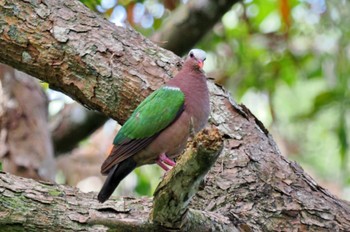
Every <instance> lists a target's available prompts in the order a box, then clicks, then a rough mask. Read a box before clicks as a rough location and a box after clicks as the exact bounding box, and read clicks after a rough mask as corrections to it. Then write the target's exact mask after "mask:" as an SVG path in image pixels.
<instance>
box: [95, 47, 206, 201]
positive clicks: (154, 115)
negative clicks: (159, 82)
mask: <svg viewBox="0 0 350 232" xmlns="http://www.w3.org/2000/svg"><path fill="white" fill-rule="evenodd" d="M205 59H206V53H205V52H204V51H203V50H201V49H192V50H191V51H190V52H189V53H188V56H187V58H186V59H185V62H184V64H183V66H182V68H181V70H180V71H179V72H178V73H177V74H176V75H175V77H174V78H172V79H170V80H169V81H168V82H167V83H166V84H165V85H163V86H162V87H160V88H159V89H157V90H156V91H154V92H153V93H152V94H150V95H149V96H148V97H147V98H146V99H144V100H143V101H142V102H141V103H140V105H138V107H137V108H136V109H135V110H134V112H133V113H132V114H131V116H130V117H129V119H128V120H127V121H126V122H125V123H124V125H123V126H122V127H121V128H120V130H119V131H118V133H117V135H116V136H115V138H114V141H113V148H112V150H111V152H110V154H109V156H108V157H107V158H106V160H105V161H104V162H103V164H102V166H101V173H102V175H107V178H106V180H105V182H104V184H103V186H102V188H101V190H100V192H99V194H98V196H97V199H98V201H99V202H101V203H103V202H105V201H106V200H108V199H109V197H110V196H111V195H112V193H113V192H114V190H115V189H116V188H117V186H118V185H119V183H120V181H122V180H123V179H124V178H125V177H126V176H127V175H128V174H129V173H131V172H132V171H133V170H134V169H135V168H137V167H139V166H142V165H146V164H154V163H156V164H158V165H159V166H160V167H161V168H162V169H164V170H165V171H168V170H169V169H170V168H169V167H168V166H170V167H173V166H175V164H176V163H175V161H174V159H175V158H176V157H177V156H179V155H180V154H181V153H182V151H183V150H184V149H185V147H186V143H187V141H188V139H189V138H190V137H193V136H194V135H195V134H196V133H198V132H199V131H200V130H201V129H202V128H204V127H205V125H206V123H207V122H208V118H209V113H210V102H209V90H208V86H207V78H206V75H205V72H204V70H203V65H204V61H205Z"/></svg>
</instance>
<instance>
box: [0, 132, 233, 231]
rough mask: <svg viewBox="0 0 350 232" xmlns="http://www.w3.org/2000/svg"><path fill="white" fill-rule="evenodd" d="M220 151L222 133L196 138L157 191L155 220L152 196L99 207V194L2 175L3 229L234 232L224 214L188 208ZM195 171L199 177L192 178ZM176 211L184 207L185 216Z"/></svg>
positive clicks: (0, 216)
mask: <svg viewBox="0 0 350 232" xmlns="http://www.w3.org/2000/svg"><path fill="white" fill-rule="evenodd" d="M221 148H222V138H221V136H220V135H219V132H218V131H217V130H213V131H212V132H211V133H207V134H206V133H202V134H200V135H198V136H196V137H195V138H194V141H193V142H192V145H191V146H190V148H189V149H188V153H186V154H185V155H183V156H182V157H181V159H180V161H179V164H178V165H177V166H176V167H175V168H174V169H173V170H172V171H170V172H169V173H168V175H169V177H168V178H165V179H164V180H163V182H162V183H161V184H160V187H159V190H158V191H157V193H158V194H159V195H160V196H163V197H162V198H161V199H158V198H157V197H156V198H155V200H154V205H156V207H154V210H153V214H152V216H153V220H152V219H151V220H150V219H149V215H150V211H151V208H152V202H151V199H148V198H140V199H134V198H128V197H126V198H118V199H117V200H116V199H113V200H112V199H111V200H108V201H107V202H106V203H104V204H100V203H98V201H97V200H96V193H92V194H83V193H81V192H79V191H78V190H77V189H74V188H72V187H65V186H57V185H53V184H50V183H45V182H40V183H38V182H35V181H33V180H30V179H23V178H19V177H15V176H11V175H8V174H5V173H0V193H1V194H0V200H1V201H0V202H1V204H0V225H1V228H2V231H4V230H5V231H14V230H16V231H38V230H40V231H67V230H72V231H78V230H79V231H107V230H110V229H113V230H116V231H164V229H171V230H174V229H175V230H186V231H196V230H198V228H200V231H214V230H215V231H217V230H219V231H223V230H224V231H235V226H234V225H233V224H232V223H231V222H230V221H229V219H228V218H227V217H225V216H222V215H219V214H216V213H211V212H204V211H200V210H188V208H187V206H188V202H189V201H190V199H191V198H192V196H193V194H194V193H195V192H196V188H197V187H198V185H199V182H200V181H201V180H203V177H204V174H205V173H206V172H207V171H208V170H209V166H208V165H207V164H208V162H209V163H213V162H214V161H215V159H216V158H217V156H218V154H219V153H220V151H221ZM192 156H194V157H195V158H194V159H192V158H191V157H192ZM193 166H194V168H191V167H193ZM193 172H195V174H196V175H191V176H188V175H189V174H193ZM181 176H182V177H181ZM181 182H182V184H181ZM185 183H186V184H185ZM174 185H176V186H178V187H177V189H176V191H177V192H176V193H175V192H173V194H171V195H170V197H169V196H168V195H167V192H168V191H169V189H167V186H174ZM173 190H175V188H173ZM164 196H165V197H164ZM174 206H175V207H174ZM176 209H181V210H180V211H181V214H178V213H179V211H178V210H176ZM165 211H166V212H165ZM164 212H165V213H166V214H167V216H166V217H164ZM164 219H165V220H170V221H171V222H173V221H174V220H177V221H178V224H175V223H169V222H167V224H166V225H164V223H165V221H164ZM153 222H154V223H153ZM175 225H176V226H177V227H175ZM165 226H166V227H165Z"/></svg>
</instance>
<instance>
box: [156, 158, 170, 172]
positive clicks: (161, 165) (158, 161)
mask: <svg viewBox="0 0 350 232" xmlns="http://www.w3.org/2000/svg"><path fill="white" fill-rule="evenodd" d="M157 164H158V165H159V166H160V167H161V168H163V169H164V171H166V172H167V171H169V168H168V166H166V165H165V164H164V163H162V161H161V160H157Z"/></svg>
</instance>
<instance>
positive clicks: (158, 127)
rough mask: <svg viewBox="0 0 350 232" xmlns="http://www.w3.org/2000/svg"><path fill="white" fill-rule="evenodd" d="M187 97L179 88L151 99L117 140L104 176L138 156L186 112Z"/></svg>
mask: <svg viewBox="0 0 350 232" xmlns="http://www.w3.org/2000/svg"><path fill="white" fill-rule="evenodd" d="M184 102H185V95H184V93H183V92H182V91H181V90H180V89H179V88H175V87H168V86H165V87H162V88H160V89H158V90H157V91H155V92H153V93H152V94H151V95H149V96H148V97H147V98H146V99H145V100H144V101H143V102H142V103H141V104H140V105H139V106H138V107H137V108H136V109H135V111H134V112H133V113H132V115H131V116H130V118H129V119H128V120H127V121H126V122H125V124H124V125H123V127H122V128H121V129H120V130H119V132H118V134H117V135H116V137H115V138H114V141H113V144H114V147H113V150H112V152H111V154H110V155H109V156H108V158H107V159H106V160H105V162H104V163H103V164H102V167H101V172H102V173H103V174H107V173H108V172H109V170H110V169H111V168H112V167H113V166H114V165H115V164H118V163H120V162H122V161H124V160H125V159H127V158H129V157H130V156H132V155H134V154H136V153H137V152H139V151H140V150H142V149H143V148H145V147H146V146H147V145H149V144H150V143H151V142H152V141H153V140H154V139H155V137H156V136H157V135H158V134H159V133H160V132H161V131H162V130H163V129H165V128H166V127H167V126H169V125H170V124H171V123H172V122H173V121H174V120H176V119H177V117H178V116H179V115H180V114H181V113H182V112H183V110H184Z"/></svg>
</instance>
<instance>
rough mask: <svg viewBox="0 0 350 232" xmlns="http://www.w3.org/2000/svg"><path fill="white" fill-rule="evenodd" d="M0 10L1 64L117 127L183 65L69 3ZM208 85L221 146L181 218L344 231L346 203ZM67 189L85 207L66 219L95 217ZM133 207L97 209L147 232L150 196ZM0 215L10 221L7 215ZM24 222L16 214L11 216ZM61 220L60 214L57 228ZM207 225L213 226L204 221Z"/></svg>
mask: <svg viewBox="0 0 350 232" xmlns="http://www.w3.org/2000/svg"><path fill="white" fill-rule="evenodd" d="M0 12H2V14H0V25H1V27H0V33H1V34H0V46H1V47H2V48H3V49H1V50H0V61H1V62H4V63H7V64H9V65H12V66H14V67H16V68H18V69H21V70H23V71H25V72H28V73H30V74H31V75H33V76H35V77H37V78H39V79H41V80H44V81H47V82H48V83H49V84H50V86H51V87H54V88H56V89H59V90H61V91H62V92H64V93H66V94H68V95H70V96H72V97H73V98H74V99H77V100H78V101H80V102H81V103H82V104H84V105H86V106H87V107H89V108H93V109H96V110H100V111H102V112H103V113H105V114H106V115H108V116H110V117H113V118H115V119H117V120H118V121H119V122H121V123H122V122H124V120H125V119H126V118H127V117H128V115H129V114H130V112H131V111H132V109H134V108H135V107H136V105H137V104H138V103H139V102H140V101H141V100H142V99H143V98H144V97H145V96H147V95H148V94H149V93H150V92H151V91H153V90H154V89H156V88H158V87H159V86H160V85H162V84H163V83H164V82H165V81H166V80H167V79H168V78H169V77H171V76H172V75H173V74H174V73H175V72H176V71H177V70H178V69H179V68H180V66H181V60H180V58H178V57H176V56H175V55H173V54H172V53H170V52H168V51H166V50H163V49H161V48H159V47H157V46H156V45H154V44H153V43H151V42H150V41H149V40H147V39H146V38H144V37H142V36H141V35H140V34H138V33H137V32H135V31H133V30H132V29H131V28H122V27H115V26H114V25H112V24H111V23H110V22H108V21H106V20H104V19H102V18H100V17H99V16H97V15H96V14H94V13H92V12H90V11H89V10H88V9H86V8H85V7H84V6H83V5H82V4H81V3H79V2H77V1H69V2H67V1H54V0H46V1H40V2H34V1H30V2H24V1H15V0H12V1H11V0H8V1H6V2H4V1H0ZM208 85H209V89H210V92H211V109H212V112H211V118H210V123H211V124H212V125H213V126H216V127H217V128H218V129H219V131H220V133H221V134H222V135H223V137H224V138H225V142H224V148H223V151H222V153H221V155H220V157H219V159H218V161H217V162H216V163H215V164H214V166H213V167H212V168H211V170H210V172H209V174H208V175H207V177H206V181H205V187H204V188H203V189H201V190H200V191H199V192H198V193H197V194H196V195H195V196H194V198H193V199H192V202H191V205H190V207H191V208H192V210H190V212H191V213H190V215H197V216H198V215H200V216H198V217H195V216H192V217H185V218H186V220H189V219H190V220H192V219H193V221H195V222H198V223H200V220H197V219H198V218H199V217H204V216H203V215H207V216H208V218H211V219H212V221H215V220H214V219H213V218H216V219H217V220H216V221H217V222H218V223H222V225H229V227H222V230H232V231H234V230H235V229H236V227H237V228H238V229H239V230H242V231H273V230H275V231H329V230H331V231H349V230H350V206H349V203H348V202H345V201H342V200H340V199H337V198H336V197H334V196H333V195H332V194H330V193H329V192H328V191H327V190H325V189H324V188H322V187H321V186H319V185H318V184H317V183H316V182H315V181H314V180H313V179H312V178H311V177H310V176H308V175H307V174H306V173H304V171H303V170H302V168H301V167H300V166H299V165H298V164H296V163H295V162H290V161H288V160H287V159H286V158H284V157H283V156H282V155H281V154H280V152H279V150H278V148H277V146H276V144H275V142H274V141H273V139H272V137H271V135H270V134H269V132H268V131H267V130H266V129H265V128H264V126H263V125H262V123H261V122H260V121H259V120H258V119H256V118H255V117H254V115H252V114H251V113H250V111H249V110H248V109H247V108H245V107H244V106H243V105H237V104H236V103H235V102H234V101H233V99H231V98H230V96H229V94H228V93H226V92H225V91H224V90H223V89H222V88H221V87H220V86H217V85H215V84H214V83H213V82H212V81H210V80H209V81H208ZM175 168H176V167H175ZM7 177H8V176H7ZM2 178H3V177H2ZM8 178H14V177H8ZM26 181H27V180H26ZM28 181H29V180H28ZM5 182H6V181H5ZM16 182H17V181H16ZM31 183H32V182H31ZM11 187H13V188H15V189H16V188H19V189H22V190H19V192H22V193H24V192H26V191H29V192H30V191H31V190H30V188H29V187H28V185H26V184H22V183H21V182H20V186H19V187H17V185H16V184H15V183H13V186H11ZM54 188H58V189H60V188H66V187H62V186H54ZM67 191H68V190H67ZM0 192H2V195H3V196H6V195H10V196H18V195H20V194H18V193H17V192H16V191H15V190H6V189H5V190H2V191H0ZM68 192H69V194H66V195H64V196H65V198H64V199H65V201H67V202H72V204H74V206H77V205H79V206H80V203H79V204H78V203H77V201H78V202H83V203H81V204H86V205H87V206H86V208H85V209H86V210H85V211H84V210H82V212H83V213H79V212H81V211H79V210H80V207H71V208H70V211H69V213H68V215H66V217H69V215H70V213H71V215H72V216H71V218H73V219H74V220H75V221H76V222H79V221H82V222H86V221H88V220H97V219H96V217H94V216H96V215H100V212H99V213H98V212H95V211H96V210H95V208H96V207H99V206H100V205H99V204H98V203H97V202H96V201H80V200H81V199H82V197H81V196H82V195H81V193H78V192H76V193H74V192H72V191H68ZM60 194H61V192H59V194H58V195H60ZM75 194H78V196H75ZM39 196H40V194H39ZM11 199H14V200H16V199H20V197H19V196H18V197H15V198H11ZM59 199H62V197H61V196H59V197H55V196H52V201H51V200H50V201H49V202H48V204H45V203H43V205H47V206H48V205H52V204H55V203H54V201H56V200H59ZM7 200H8V199H7ZM37 201H39V202H40V200H37ZM2 202H4V201H2ZM133 203H136V205H137V206H136V205H134V206H131V207H130V208H128V207H125V205H129V202H126V203H125V202H123V201H121V200H119V201H117V202H116V206H118V207H119V208H117V209H115V208H112V206H111V208H108V207H107V208H104V210H103V211H104V212H105V213H106V214H107V215H108V217H109V218H110V219H106V220H107V221H104V223H106V224H110V225H112V224H113V225H115V224H114V223H117V222H120V221H123V222H124V223H122V225H123V227H120V228H118V229H120V230H122V229H128V230H132V229H139V228H141V227H140V226H145V227H143V229H145V230H146V229H149V230H154V227H152V226H154V225H153V224H152V222H148V221H147V216H145V215H148V212H149V211H148V210H146V211H147V213H145V211H144V209H145V208H147V207H148V208H149V207H151V206H150V200H148V199H147V200H145V199H144V198H141V199H137V200H134V201H133ZM21 206H22V207H24V208H26V207H32V204H30V203H28V204H21ZM38 207H39V208H38V209H40V205H39V206H38ZM104 207H105V206H104ZM136 208H137V209H136ZM44 210H47V211H49V210H51V208H46V209H44ZM57 210H62V209H61V208H59V207H58V209H57ZM39 211H40V210H39ZM76 211H78V212H76ZM198 212H199V213H198ZM77 213H78V214H77ZM79 214H82V216H81V215H79ZM2 215H7V216H6V217H8V218H11V215H15V214H6V213H3V214H2ZM77 215H79V216H78V217H77ZM86 215H88V216H86ZM30 216H31V215H24V216H23V215H22V217H20V219H19V220H25V218H27V217H30ZM124 217H125V220H123V219H122V218H124ZM37 218H38V220H40V218H39V217H37ZM91 218H92V219H91ZM118 218H119V219H120V221H119V220H118ZM191 218H192V219H191ZM13 220H15V219H13ZM52 220H54V219H53V218H52ZM98 220H99V219H98ZM41 221H42V220H41ZM59 221H60V219H59V218H58V219H57V221H56V223H57V224H58V222H59ZM57 224H56V225H57ZM202 225H204V224H202ZM205 225H206V224H205ZM119 226H121V224H120V225H119ZM201 228H202V227H201ZM206 228H207V230H208V231H210V228H211V229H213V228H212V227H210V226H209V225H208V227H206ZM215 228H218V227H215ZM145 230H144V231H145Z"/></svg>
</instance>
